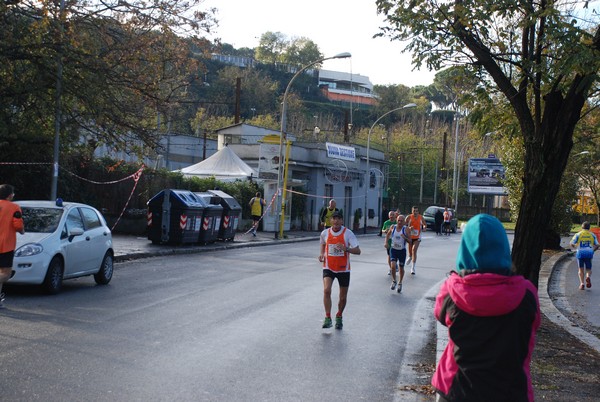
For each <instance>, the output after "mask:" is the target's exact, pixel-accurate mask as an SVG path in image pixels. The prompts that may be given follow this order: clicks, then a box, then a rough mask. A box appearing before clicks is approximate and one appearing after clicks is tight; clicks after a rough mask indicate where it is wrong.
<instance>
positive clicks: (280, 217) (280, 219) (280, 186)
mask: <svg viewBox="0 0 600 402" xmlns="http://www.w3.org/2000/svg"><path fill="white" fill-rule="evenodd" d="M348 57H352V55H351V54H350V53H348V52H344V53H339V54H336V55H335V56H331V57H325V58H323V59H319V60H315V61H313V62H311V63H309V64H307V65H306V66H304V67H302V68H301V69H300V70H298V72H297V73H296V74H294V76H293V77H292V79H291V80H290V82H289V83H288V85H287V87H286V88H285V92H284V94H283V101H282V102H281V131H280V133H279V164H278V169H277V223H278V226H279V232H277V230H275V238H276V239H277V238H278V237H279V238H283V226H284V221H285V217H284V215H285V207H284V205H283V202H284V201H283V200H284V199H283V193H284V191H285V187H286V186H287V183H283V182H282V181H283V172H282V170H283V169H282V167H283V143H284V137H285V130H286V123H287V122H286V112H287V110H286V106H287V104H286V102H287V96H288V93H289V92H290V88H291V86H292V83H293V82H294V80H295V79H296V78H297V77H298V76H299V75H300V74H302V73H303V72H304V71H305V70H307V69H308V68H310V67H312V66H314V65H315V64H319V63H322V62H324V61H325V60H331V59H346V58H348ZM278 234H279V236H278Z"/></svg>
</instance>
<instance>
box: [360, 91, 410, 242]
mask: <svg viewBox="0 0 600 402" xmlns="http://www.w3.org/2000/svg"><path fill="white" fill-rule="evenodd" d="M416 106H417V105H416V103H408V104H406V105H404V106H401V107H397V108H395V109H392V110H390V111H388V112H386V113H384V114H382V115H381V116H379V117H378V118H377V120H375V123H373V125H372V126H371V128H370V129H369V135H368V136H367V171H366V174H365V209H364V211H363V216H364V228H363V233H364V234H366V233H367V215H368V214H367V199H368V198H369V197H368V195H369V187H371V167H370V166H369V149H370V148H371V132H372V131H373V128H374V127H375V125H376V124H377V123H378V122H379V120H381V119H383V118H384V117H385V116H387V115H388V114H390V113H393V112H397V111H398V110H402V109H409V108H411V107H416Z"/></svg>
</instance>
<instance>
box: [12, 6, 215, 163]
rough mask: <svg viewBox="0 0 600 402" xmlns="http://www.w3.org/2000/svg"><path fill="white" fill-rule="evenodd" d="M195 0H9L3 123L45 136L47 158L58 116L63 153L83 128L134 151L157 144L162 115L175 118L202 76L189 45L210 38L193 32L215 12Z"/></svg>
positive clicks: (34, 138) (90, 137)
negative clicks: (198, 8) (200, 8)
mask: <svg viewBox="0 0 600 402" xmlns="http://www.w3.org/2000/svg"><path fill="white" fill-rule="evenodd" d="M198 3H199V2H198V1H197V0H192V1H191V2H188V1H183V0H157V1H155V2H150V3H148V2H144V1H140V0H131V1H127V0H125V1H122V0H118V1H117V0H109V1H103V2H87V1H82V0H74V1H69V2H64V3H62V2H56V1H50V0H40V1H33V0H21V1H12V2H3V3H2V5H0V15H2V17H1V18H0V37H2V41H1V42H0V77H1V78H0V96H1V97H2V99H3V102H2V105H1V106H0V116H1V117H2V121H3V122H5V123H6V124H3V127H2V128H1V129H0V130H6V132H7V133H13V134H12V135H18V137H19V138H28V139H30V141H31V142H32V143H40V144H43V147H42V149H40V150H39V157H40V159H42V160H45V161H50V160H51V157H52V146H47V144H48V143H50V144H51V143H52V138H53V136H54V125H55V122H57V123H59V126H60V144H61V154H62V156H65V155H66V154H68V152H70V150H71V149H72V147H73V145H74V144H78V143H80V138H81V136H82V135H85V137H86V139H87V142H86V144H87V145H89V147H91V149H92V151H93V147H94V146H95V145H97V144H99V143H107V144H110V145H114V146H115V147H117V148H120V149H123V150H126V151H131V152H136V150H139V149H141V147H140V145H141V144H145V145H148V146H150V147H154V146H155V145H156V143H157V136H158V133H159V132H160V129H159V130H157V115H159V116H161V117H163V119H162V123H165V124H166V122H167V121H169V122H170V121H174V120H176V118H175V117H176V116H177V114H178V113H180V112H181V108H180V107H178V106H180V105H181V102H182V101H184V100H185V98H186V96H187V95H186V88H187V87H188V86H189V85H190V83H191V82H193V81H194V80H196V79H198V70H199V67H200V66H199V63H198V61H197V60H196V59H193V58H190V57H189V54H190V49H191V48H192V47H193V46H195V48H196V49H203V48H206V47H207V45H206V43H205V42H204V41H202V40H201V39H199V38H198V37H197V36H196V35H198V34H200V33H202V32H204V31H206V30H207V29H209V27H210V26H211V24H212V22H213V21H212V17H211V15H212V14H211V12H210V11H208V12H200V11H190V10H192V9H194V7H195V6H196V5H197V4H198ZM60 4H64V5H63V6H61V5H60ZM183 35H185V37H186V38H185V39H183V38H182V37H183ZM59 88H60V90H59ZM15 112H17V113H15ZM15 133H16V134H15ZM36 154H37V151H36Z"/></svg>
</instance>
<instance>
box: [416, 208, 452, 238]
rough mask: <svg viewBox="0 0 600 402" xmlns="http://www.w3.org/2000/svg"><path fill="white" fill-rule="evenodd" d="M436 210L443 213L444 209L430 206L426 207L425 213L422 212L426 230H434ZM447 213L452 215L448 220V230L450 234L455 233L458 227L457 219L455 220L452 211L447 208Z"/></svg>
mask: <svg viewBox="0 0 600 402" xmlns="http://www.w3.org/2000/svg"><path fill="white" fill-rule="evenodd" d="M438 210H439V211H442V212H444V207H436V206H431V207H427V209H426V210H425V212H423V218H424V219H425V222H426V223H427V229H431V230H435V213H436V212H437V211H438ZM448 211H450V213H451V214H452V218H451V219H450V229H451V230H452V233H456V227H457V226H458V219H457V218H456V214H455V213H454V209H452V208H448Z"/></svg>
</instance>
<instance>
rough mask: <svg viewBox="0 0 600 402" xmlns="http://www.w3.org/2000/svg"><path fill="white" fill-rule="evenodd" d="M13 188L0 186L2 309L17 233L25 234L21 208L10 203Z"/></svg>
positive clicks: (12, 196) (0, 306)
mask: <svg viewBox="0 0 600 402" xmlns="http://www.w3.org/2000/svg"><path fill="white" fill-rule="evenodd" d="M14 196H15V188H14V187H13V186H11V185H10V184H2V185H0V308H4V293H2V285H4V284H5V283H6V282H7V281H8V280H9V279H10V276H11V273H12V265H13V258H14V256H15V247H16V246H17V232H18V233H21V234H23V233H25V229H24V226H23V216H22V213H21V208H20V207H19V206H18V205H17V204H15V203H14V202H12V200H13V198H14Z"/></svg>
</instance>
